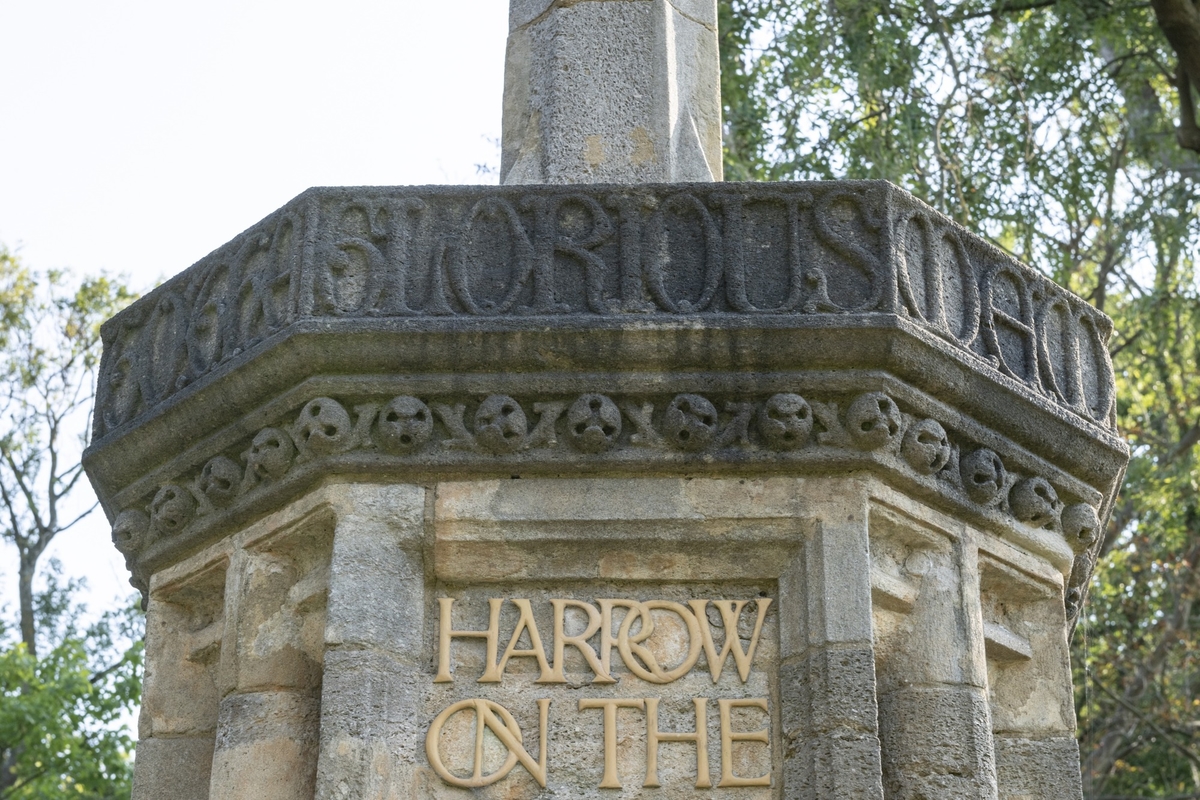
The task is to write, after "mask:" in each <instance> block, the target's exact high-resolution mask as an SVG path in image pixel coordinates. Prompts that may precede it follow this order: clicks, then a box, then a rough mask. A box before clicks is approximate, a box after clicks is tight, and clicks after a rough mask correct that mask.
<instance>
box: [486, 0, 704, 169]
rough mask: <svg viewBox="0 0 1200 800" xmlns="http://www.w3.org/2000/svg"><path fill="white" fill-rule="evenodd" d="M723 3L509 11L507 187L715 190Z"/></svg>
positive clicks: (593, 0)
mask: <svg viewBox="0 0 1200 800" xmlns="http://www.w3.org/2000/svg"><path fill="white" fill-rule="evenodd" d="M721 175H722V165H721V86H720V59H719V55H718V51H717V3H716V0H579V2H571V3H564V2H561V0H511V10H510V12H509V35H508V55H507V60H506V66H505V75H504V135H503V151H502V156H501V164H500V181H501V183H505V184H517V183H666V182H672V181H716V180H720V179H721Z"/></svg>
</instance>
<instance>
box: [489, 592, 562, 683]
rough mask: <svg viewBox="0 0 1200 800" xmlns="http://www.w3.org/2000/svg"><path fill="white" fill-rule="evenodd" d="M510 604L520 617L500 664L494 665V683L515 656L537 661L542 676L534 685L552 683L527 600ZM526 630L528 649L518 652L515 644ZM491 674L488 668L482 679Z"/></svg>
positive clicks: (543, 649)
mask: <svg viewBox="0 0 1200 800" xmlns="http://www.w3.org/2000/svg"><path fill="white" fill-rule="evenodd" d="M492 602H495V601H494V600H493V601H492ZM512 604H513V605H514V606H516V607H517V608H518V609H519V610H520V612H521V616H520V618H518V619H517V626H516V627H515V628H513V632H512V638H511V639H509V640H508V647H506V648H504V655H503V656H501V657H500V663H499V664H497V665H496V671H495V673H494V674H495V678H496V681H497V682H499V681H500V679H501V678H503V677H504V668H505V667H506V666H508V660H509V659H510V658H512V657H513V656H517V657H518V658H521V657H525V658H536V659H537V662H538V666H539V667H541V668H542V675H541V677H540V678H538V679H537V680H536V681H534V683H554V674H553V672H552V671H551V669H550V665H549V664H548V663H547V662H546V650H545V648H543V647H542V637H541V635H540V634H539V633H538V629H537V623H536V622H534V621H533V608H532V607H530V605H529V601H528V600H513V601H512ZM526 630H528V631H529V646H530V649H528V650H518V649H516V648H517V642H518V640H520V638H521V632H522V631H526ZM492 674H493V673H492V668H491V667H490V666H489V667H488V672H487V675H485V676H484V677H485V678H486V677H489V676H491V675H492Z"/></svg>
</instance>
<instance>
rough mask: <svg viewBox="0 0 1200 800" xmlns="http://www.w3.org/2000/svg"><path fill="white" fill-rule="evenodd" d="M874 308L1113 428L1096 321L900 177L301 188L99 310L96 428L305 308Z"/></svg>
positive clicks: (797, 315) (138, 411)
mask: <svg viewBox="0 0 1200 800" xmlns="http://www.w3.org/2000/svg"><path fill="white" fill-rule="evenodd" d="M879 314H890V315H897V316H899V317H902V318H904V319H907V320H910V321H911V322H913V323H915V324H917V325H919V326H921V327H922V328H924V329H926V330H928V331H930V332H932V333H933V334H935V335H936V336H937V337H939V338H940V339H941V340H943V341H944V342H946V343H948V344H949V345H951V346H952V347H954V348H956V349H958V350H960V351H961V352H963V353H965V354H970V355H971V356H973V357H975V360H976V361H977V362H978V367H979V369H981V370H984V371H990V372H994V373H998V374H1000V375H1003V376H1006V377H1008V378H1010V379H1012V380H1014V381H1017V382H1018V383H1019V384H1020V385H1022V386H1023V387H1025V388H1026V389H1027V390H1028V391H1030V392H1032V393H1033V394H1034V395H1036V396H1038V397H1042V398H1046V399H1048V400H1050V401H1051V402H1053V403H1055V404H1057V405H1058V406H1061V407H1062V408H1064V409H1066V410H1068V411H1069V412H1070V413H1072V414H1075V415H1077V416H1079V417H1080V418H1082V419H1083V420H1086V421H1088V422H1090V423H1093V424H1097V425H1100V426H1103V427H1105V428H1107V429H1110V430H1111V429H1112V428H1113V425H1114V418H1113V410H1114V406H1113V391H1112V384H1113V381H1112V373H1111V366H1110V363H1109V360H1108V354H1107V347H1106V343H1107V340H1108V337H1109V334H1110V324H1109V322H1108V320H1107V318H1105V317H1104V316H1103V315H1102V314H1100V313H1098V312H1096V311H1095V310H1094V309H1093V308H1091V307H1090V306H1089V305H1088V304H1087V303H1085V302H1083V301H1082V300H1080V299H1079V298H1077V297H1075V296H1074V295H1072V294H1071V293H1069V292H1067V291H1065V290H1064V289H1062V288H1060V287H1059V286H1057V285H1055V284H1054V283H1053V282H1051V281H1049V280H1047V279H1046V278H1045V277H1043V276H1041V275H1039V274H1037V273H1036V272H1034V271H1033V270H1031V269H1029V268H1028V267H1025V266H1023V265H1022V264H1020V263H1018V262H1017V261H1015V260H1014V259H1012V258H1011V257H1010V256H1008V255H1007V254H1005V253H1004V252H1002V251H1000V250H999V249H998V248H996V247H994V246H992V245H990V244H988V243H986V242H984V241H983V240H981V239H979V238H978V237H975V236H973V235H971V234H969V233H967V232H966V231H965V230H963V229H961V228H960V227H958V226H956V225H954V224H953V223H952V222H950V221H949V220H947V219H945V218H944V217H942V216H940V215H939V214H937V213H936V212H934V211H932V210H931V209H929V208H928V207H926V206H924V205H922V204H921V203H919V202H918V201H916V200H914V199H913V198H912V197H911V196H909V195H907V194H906V193H904V192H902V191H900V190H898V189H896V188H895V187H892V186H890V185H889V184H885V183H875V182H845V183H797V184H704V185H683V186H678V185H675V186H659V187H655V186H647V187H593V186H587V187H583V186H576V187H554V188H551V187H538V188H532V187H527V188H484V187H480V188H449V189H447V188H424V187H423V188H363V189H312V190H309V191H307V192H305V193H304V194H302V195H300V196H299V197H298V198H296V199H295V200H294V201H292V202H291V203H289V204H288V205H287V206H285V207H284V208H282V209H280V210H279V211H278V212H276V213H275V214H273V215H271V216H270V217H268V218H267V219H266V220H264V221H263V222H261V223H259V224H258V225H256V226H254V227H253V228H251V229H250V230H248V231H246V232H245V233H243V234H242V235H241V236H239V237H237V238H236V239H234V240H233V241H232V242H230V243H229V244H227V245H225V246H224V247H221V248H219V249H218V250H216V251H215V252H213V253H212V254H211V255H209V256H207V257H206V258H204V259H202V260H201V261H200V262H199V263H197V264H195V265H194V266H193V267H191V268H190V269H188V270H186V271H185V272H183V273H181V274H180V275H178V276H177V277H175V278H173V279H171V280H170V281H168V282H167V283H166V284H164V285H163V286H161V287H159V288H158V289H157V290H155V291H154V292H152V293H151V294H149V295H148V296H147V297H145V298H143V299H142V300H140V301H139V302H137V303H135V304H134V305H133V306H132V307H130V308H129V309H127V310H126V311H124V312H122V313H121V314H119V315H118V316H117V317H115V318H114V319H113V320H111V321H110V322H109V323H108V324H107V325H106V326H105V329H104V342H105V352H104V360H103V364H102V367H101V375H100V382H99V389H98V397H97V410H96V417H95V434H96V438H97V439H100V438H103V437H104V436H106V435H107V434H109V433H110V432H113V431H116V430H119V429H121V428H122V427H123V426H127V425H129V424H130V423H131V422H133V421H134V420H137V419H140V418H143V417H145V416H146V415H148V414H151V413H153V412H154V411H155V410H157V409H160V408H161V407H163V406H164V405H165V404H167V403H169V402H170V400H171V399H172V398H173V397H174V396H175V395H176V394H177V393H179V392H180V390H182V389H184V388H185V387H187V386H190V385H192V384H194V383H196V382H198V381H204V380H205V379H206V377H209V376H211V375H212V373H213V372H214V370H216V369H217V368H218V367H220V366H222V365H223V364H226V363H228V362H230V360H231V359H234V358H236V357H237V356H239V355H240V354H243V353H246V352H247V351H249V350H251V349H253V348H254V347H255V346H256V345H259V344H260V343H262V342H263V341H264V340H265V339H267V338H269V337H271V336H272V335H274V334H277V333H279V332H281V331H285V330H286V329H288V328H289V326H291V325H294V324H295V323H298V322H301V321H304V320H330V321H333V320H338V321H344V320H357V321H359V322H360V323H361V324H362V325H364V326H367V327H372V326H376V327H383V326H386V325H387V324H389V323H391V322H394V321H396V320H406V321H409V322H411V321H413V320H439V321H441V322H443V323H448V324H458V325H460V326H461V327H463V328H464V329H470V325H471V323H473V322H477V321H480V320H496V319H519V320H523V324H535V323H534V318H545V319H547V320H551V321H554V322H555V323H556V324H572V325H576V326H584V327H586V326H588V325H593V324H598V323H602V322H607V323H611V322H612V321H614V320H616V321H625V322H627V323H630V324H637V323H639V322H641V323H644V322H651V321H663V320H667V321H669V320H673V319H674V320H696V321H701V320H703V321H704V323H705V324H709V325H712V324H715V325H720V324H723V323H721V322H720V320H721V319H722V318H732V317H739V316H750V317H772V318H777V319H778V320H780V321H783V322H786V321H787V320H796V322H797V324H802V323H803V321H804V320H805V319H808V318H818V317H826V318H830V321H828V322H827V323H826V324H831V325H834V326H836V325H845V326H852V325H854V324H855V317H862V316H872V315H879ZM512 424H516V420H513V421H512Z"/></svg>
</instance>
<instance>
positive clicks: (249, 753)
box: [86, 0, 1127, 800]
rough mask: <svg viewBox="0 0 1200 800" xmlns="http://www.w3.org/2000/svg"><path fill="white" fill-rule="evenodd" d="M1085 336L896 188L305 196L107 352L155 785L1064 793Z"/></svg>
mask: <svg viewBox="0 0 1200 800" xmlns="http://www.w3.org/2000/svg"><path fill="white" fill-rule="evenodd" d="M634 4H639V5H641V6H644V8H645V9H651V8H652V7H657V3H656V1H655V0H628V2H626V0H614V2H612V3H598V2H592V1H591V0H585V2H581V3H577V4H574V5H570V6H567V5H566V4H564V6H563V7H562V8H558V7H556V8H554V9H553V10H552V12H551V14H552V15H553V14H558V13H560V12H567V11H572V12H573V11H574V10H577V8H578V7H582V6H588V7H595V8H592V10H591V11H587V13H598V12H599V11H603V9H599V8H598V7H599V6H604V5H611V6H613V7H614V13H616V10H618V9H617V7H618V6H622V5H634ZM527 5H528V8H529V9H533V5H534V4H527ZM679 8H683V6H679ZM542 10H546V9H542ZM685 10H686V9H685ZM693 11H695V9H693ZM530 13H533V14H534V16H535V17H538V15H539V14H540V13H541V12H540V11H536V10H531V11H530ZM672 13H675V12H672ZM688 13H692V12H688ZM538 18H539V19H540V18H541V17H538ZM545 19H549V17H546V18H545ZM533 24H536V23H531V25H533ZM1107 335H1108V323H1107V321H1106V320H1105V319H1104V318H1103V317H1102V316H1101V315H1098V314H1097V313H1096V312H1095V311H1094V310H1092V309H1091V308H1090V307H1088V306H1087V305H1086V304H1085V303H1084V302H1083V301H1081V300H1079V299H1078V298H1075V297H1073V296H1071V295H1069V294H1068V293H1066V292H1064V291H1063V290H1061V289H1059V288H1058V287H1056V286H1054V285H1053V284H1051V283H1049V282H1048V281H1046V280H1045V279H1043V278H1041V277H1039V276H1037V275H1035V274H1034V273H1032V272H1031V271H1030V270H1028V269H1026V268H1025V267H1023V266H1021V265H1019V264H1017V263H1015V262H1013V261H1012V260H1011V259H1009V258H1008V257H1007V256H1005V255H1003V254H1002V253H1000V252H999V251H998V250H996V249H995V248H992V247H990V246H988V245H986V244H984V243H982V242H981V241H979V240H977V239H975V238H973V237H971V236H969V235H968V234H966V233H964V232H962V231H961V230H959V229H957V228H956V227H954V226H953V225H952V224H950V223H949V222H947V221H945V220H943V219H942V218H940V217H938V216H937V215H936V214H934V213H933V212H931V211H929V210H928V209H926V208H925V207H923V206H921V205H920V204H919V203H917V202H915V201H914V200H912V198H910V197H908V196H907V195H905V194H903V193H901V192H899V191H897V190H896V189H894V188H892V187H890V186H888V185H886V184H874V183H849V184H788V185H778V186H737V185H726V186H715V185H686V186H670V187H665V186H647V187H637V188H633V187H615V186H600V187H597V186H588V187H570V188H567V187H540V188H537V189H531V188H526V189H517V188H499V189H474V188H473V189H423V188H421V189H318V190H311V191H310V192H307V193H305V194H304V195H302V196H301V197H299V198H297V199H296V200H295V201H293V203H291V204H289V205H288V206H286V207H285V208H284V209H282V210H281V211H280V212H278V213H276V214H275V215H273V216H272V217H270V218H269V219H268V220H266V221H264V222H263V223H261V224H260V225H258V226H256V227H255V228H253V229H251V230H250V231H248V232H247V233H245V234H243V235H242V236H241V237H239V238H238V239H236V240H235V241H234V242H232V243H230V244H229V245H227V246H226V247H224V248H222V249H220V250H218V251H216V252H215V253H214V254H212V255H211V256H209V257H208V258H206V259H205V260H203V261H202V262H200V263H199V264H197V265H196V266H194V267H193V268H192V269H191V270H189V271H187V272H185V273H184V274H183V275H181V276H179V277H178V278H176V279H174V280H173V281H171V282H168V283H167V284H166V285H164V286H163V287H161V288H160V289H159V290H156V292H154V293H152V294H151V295H149V296H148V297H146V298H144V299H143V300H142V301H140V302H139V303H137V304H135V305H134V306H133V307H131V308H130V309H128V310H127V311H126V312H124V313H123V314H122V315H120V316H118V317H117V318H116V319H114V320H113V321H111V322H110V323H109V324H108V325H107V326H106V327H105V330H104V336H105V342H106V350H105V356H104V362H103V365H102V381H101V386H100V391H99V396H98V402H97V411H96V421H95V433H96V437H95V440H94V443H93V445H92V446H91V448H89V450H88V453H87V456H86V464H87V467H88V469H89V473H90V475H91V477H92V480H93V482H94V483H95V485H96V487H97V491H98V493H99V495H100V497H101V499H102V502H103V504H104V507H105V509H106V510H107V511H108V512H109V514H110V516H111V517H112V518H113V520H114V529H113V538H114V542H115V543H116V545H117V547H118V548H119V549H120V550H121V552H122V553H123V554H124V555H125V557H126V559H127V563H128V565H129V567H130V570H131V572H132V574H133V577H134V581H135V583H136V584H137V585H139V586H141V587H142V588H143V589H144V590H146V591H147V593H148V596H149V617H148V620H149V621H148V630H149V642H148V649H147V662H148V663H147V679H146V697H145V701H144V704H143V712H142V719H141V721H140V730H139V735H140V737H141V741H142V746H143V747H144V748H145V752H146V754H147V755H146V761H145V764H146V766H145V767H144V768H143V767H142V766H140V765H139V777H138V789H137V792H138V794H137V796H138V797H139V798H143V797H144V798H155V797H163V796H167V795H164V794H163V788H162V782H163V781H165V780H167V778H166V777H165V775H166V773H165V772H164V768H163V766H162V764H163V763H165V762H164V759H177V760H178V761H179V771H180V775H181V776H182V777H181V780H184V782H185V784H186V786H185V787H184V788H183V789H181V792H182V794H180V795H179V796H189V795H188V792H191V793H192V794H191V795H190V796H195V797H203V796H211V797H214V798H215V797H277V798H280V799H281V800H282V798H288V800H300V799H301V798H303V799H304V800H307V799H308V798H310V797H346V798H350V797H354V798H381V799H382V798H393V797H411V796H417V797H426V798H449V797H459V796H462V795H463V793H464V792H475V793H478V794H480V795H482V796H485V797H491V796H495V797H513V798H515V797H536V796H539V795H543V794H557V795H559V796H570V797H580V798H599V797H610V796H618V793H617V792H616V789H615V786H616V785H617V784H618V783H619V784H620V785H621V787H622V790H621V793H620V796H628V797H633V796H638V795H639V794H640V793H641V792H642V791H643V790H645V791H647V792H649V791H654V792H658V791H660V790H659V789H658V788H657V787H656V786H655V784H661V786H662V789H661V791H662V793H663V796H668V797H671V796H679V797H683V796H692V795H693V793H694V792H696V791H697V784H700V787H701V789H702V790H703V791H705V792H708V791H711V792H712V793H713V794H714V796H729V797H762V798H767V797H772V798H787V799H788V800H791V798H797V797H798V798H814V799H815V798H827V797H867V798H880V799H882V798H883V797H889V798H892V797H894V798H904V797H914V798H915V797H929V798H933V797H945V798H960V797H977V798H993V797H1013V798H1014V800H1015V798H1018V797H1023V796H1025V795H1028V794H1032V796H1047V795H1046V793H1045V792H1043V793H1042V794H1040V795H1039V794H1037V792H1038V791H1042V789H1043V788H1044V787H1046V786H1053V787H1056V789H1055V792H1056V794H1055V796H1056V797H1057V796H1063V797H1077V796H1078V792H1077V786H1076V784H1073V783H1071V782H1070V780H1069V779H1068V778H1064V777H1063V775H1064V774H1066V773H1069V771H1070V770H1071V769H1077V765H1078V756H1077V753H1075V752H1073V751H1071V750H1070V749H1069V748H1067V747H1066V746H1065V745H1064V743H1065V742H1069V741H1070V740H1071V739H1070V737H1071V734H1072V732H1073V730H1074V720H1073V710H1072V705H1071V686H1070V669H1069V662H1068V657H1067V653H1068V649H1067V646H1066V642H1067V639H1066V632H1067V631H1068V630H1069V628H1070V625H1071V624H1072V622H1073V616H1074V615H1075V614H1076V613H1077V612H1078V598H1079V592H1080V590H1081V587H1082V586H1084V585H1085V583H1086V581H1087V577H1088V575H1089V574H1090V570H1091V565H1092V561H1091V559H1092V554H1093V552H1094V548H1095V547H1096V541H1097V538H1098V537H1097V536H1096V535H1095V533H1096V530H1097V529H1098V528H1099V526H1100V524H1101V522H1102V520H1103V519H1104V518H1105V517H1106V516H1107V514H1108V513H1109V510H1110V509H1111V504H1112V502H1113V498H1114V493H1115V490H1116V488H1117V483H1118V481H1119V479H1120V475H1121V473H1122V469H1123V467H1124V464H1125V461H1126V459H1127V451H1126V449H1125V447H1124V445H1123V444H1122V443H1121V442H1120V440H1119V439H1117V438H1116V435H1115V432H1114V430H1113V427H1112V425H1113V408H1112V397H1113V394H1112V374H1111V367H1110V366H1109V363H1108V360H1107V354H1106V350H1105V342H1106V338H1107ZM760 612H761V613H760ZM730 615H732V616H730ZM493 620H494V622H493ZM605 625H607V626H608V627H607V629H606V630H604V631H603V633H602V632H601V629H602V628H604V626H605ZM535 631H536V632H538V635H537V636H536V637H535V635H534V633H535ZM585 631H591V632H590V633H586V635H585ZM727 632H729V633H730V634H731V635H730V636H728V637H727V636H726V633H727ZM734 632H736V636H733V635H732V634H733V633H734ZM705 637H711V638H709V639H706V638H705ZM705 642H707V644H704V643H705ZM732 643H736V644H737V645H738V646H739V647H741V648H743V649H742V650H739V651H737V652H741V653H742V655H743V661H742V662H738V661H737V658H736V656H735V655H734V654H731V653H732V652H733V651H730V652H726V653H725V654H724V655H721V656H719V654H720V653H721V652H722V647H723V646H724V645H726V644H729V645H730V646H731V647H732V646H733V645H732ZM751 646H753V648H754V650H753V653H752V654H747V651H746V650H745V648H748V647H751ZM713 662H719V663H721V664H723V665H724V666H723V667H722V668H721V670H720V674H719V675H718V670H717V669H716V668H715V667H714V663H713ZM581 701H583V705H582V707H581V705H580V702H581ZM614 704H616V705H614ZM543 714H544V715H545V716H544V719H545V722H543ZM508 715H511V716H508ZM702 718H703V724H702V725H701V724H700V722H701V719H702ZM476 730H478V731H480V732H481V734H480V737H481V738H479V739H478V740H477V739H476V738H475V733H474V732H475V731H476ZM518 731H520V734H519V735H518ZM543 732H544V738H543ZM739 737H740V738H739ZM543 741H544V742H545V746H546V751H545V759H543V758H542V751H541V744H542V742H543ZM655 741H657V742H658V744H657V747H656V746H655V744H654V742H655ZM264 760H266V761H270V762H271V768H270V769H269V770H260V771H258V772H255V771H254V767H253V765H255V764H257V763H258V762H260V761H264ZM1025 765H1028V766H1029V771H1022V769H1023V767H1024V766H1025ZM706 770H707V771H706ZM1055 770H1059V771H1060V772H1058V773H1056V772H1055ZM1063 770H1065V771H1066V772H1065V773H1064V772H1062V771H1063ZM1034 773H1036V774H1038V775H1043V776H1045V777H1044V778H1040V779H1039V780H1040V783H1038V784H1037V786H1038V787H1041V788H1038V789H1036V790H1035V789H1034V788H1030V787H1032V786H1033V784H1032V783H1031V781H1033V780H1034V779H1033V778H1029V777H1028V776H1029V775H1030V774H1034ZM206 780H207V782H208V789H207V790H206V791H207V793H205V790H202V789H201V788H200V787H202V786H203V785H204V784H205V781H206ZM742 782H748V783H746V784H745V785H742ZM706 783H711V784H712V787H711V789H709V788H706V787H705V785H706ZM722 783H724V784H725V785H724V786H722V785H721V784H722ZM601 784H603V786H602V785H601ZM647 784H648V785H647ZM543 787H544V788H543ZM172 796H174V795H172Z"/></svg>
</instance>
